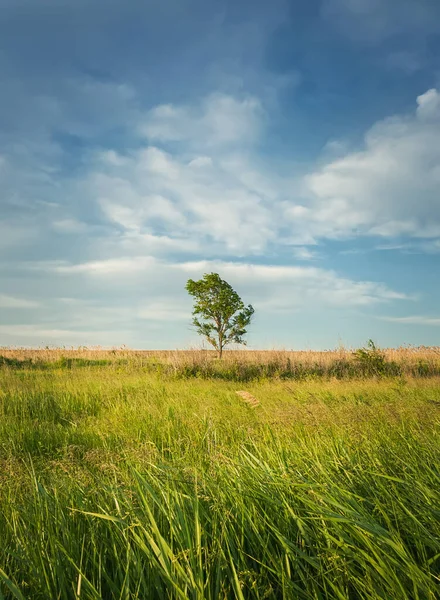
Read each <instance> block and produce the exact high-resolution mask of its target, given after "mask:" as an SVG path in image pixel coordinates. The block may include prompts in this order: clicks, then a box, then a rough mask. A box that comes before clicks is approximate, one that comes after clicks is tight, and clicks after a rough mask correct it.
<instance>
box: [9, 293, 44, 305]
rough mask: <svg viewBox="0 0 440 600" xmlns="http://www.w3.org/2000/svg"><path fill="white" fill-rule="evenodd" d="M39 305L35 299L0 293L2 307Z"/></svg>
mask: <svg viewBox="0 0 440 600" xmlns="http://www.w3.org/2000/svg"><path fill="white" fill-rule="evenodd" d="M38 306H40V304H39V303H38V302H36V301H35V300H27V299H25V298H16V297H15V296H8V295H6V294H0V308H36V307H38Z"/></svg>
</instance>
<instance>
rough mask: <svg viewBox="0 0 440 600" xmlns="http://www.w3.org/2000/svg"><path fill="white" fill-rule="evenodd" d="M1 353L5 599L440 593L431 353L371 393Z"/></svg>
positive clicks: (0, 580) (355, 380) (439, 458)
mask: <svg viewBox="0 0 440 600" xmlns="http://www.w3.org/2000/svg"><path fill="white" fill-rule="evenodd" d="M8 352H9V354H8V353H7V352H5V351H2V352H1V353H0V354H2V355H3V356H5V357H6V359H7V360H5V361H4V362H3V367H1V368H0V598H2V597H4V598H26V599H32V600H34V599H35V600H39V599H41V600H43V599H44V600H51V599H98V598H103V599H115V600H116V599H119V600H128V599H134V598H138V599H155V598H158V599H162V598H182V599H183V598H192V599H202V598H207V599H216V598H255V599H263V598H299V599H302V598H304V599H324V598H335V599H344V598H347V599H358V598H371V599H373V598H374V599H376V598H381V599H382V598H383V599H413V598H414V599H420V600H422V599H435V598H438V597H440V579H439V576H440V377H438V375H437V374H436V373H437V369H438V360H439V353H438V349H424V350H420V353H421V354H418V355H417V353H414V351H410V350H407V351H405V352H407V354H405V356H404V357H403V358H402V356H397V355H390V354H387V355H386V359H387V361H388V362H396V363H397V364H400V368H399V369H398V370H397V371H396V369H394V370H391V371H393V373H395V374H394V375H392V376H389V375H390V373H388V371H387V372H386V373H385V375H386V376H377V375H375V374H374V373H370V374H369V376H368V377H367V376H364V377H357V376H356V375H357V374H358V373H357V371H356V369H354V370H348V371H346V370H342V371H341V373H342V376H341V377H338V376H337V375H338V373H339V371H337V372H336V376H331V375H332V373H333V371H331V369H327V370H325V369H324V371H323V372H322V373H321V372H319V373H318V372H316V369H315V370H313V369H310V373H307V372H306V371H307V370H304V369H303V370H302V371H301V376H300V377H299V376H298V377H296V376H295V374H298V373H299V371H295V369H293V368H292V364H295V363H298V361H299V359H298V355H296V356H293V355H292V356H290V357H288V356H285V355H283V356H281V355H280V356H278V358H277V361H278V362H277V361H275V357H274V356H273V355H272V356H271V357H269V358H267V359H263V357H262V355H260V356H259V357H258V356H254V357H253V358H251V357H250V355H248V354H246V353H243V354H246V356H245V357H244V358H241V357H240V358H239V360H238V359H236V358H232V354H231V355H229V358H228V357H226V359H225V362H224V363H222V364H221V366H217V367H215V368H214V367H213V368H212V369H211V367H210V368H209V369H207V368H205V370H203V369H201V370H200V369H199V370H198V369H195V370H194V369H188V368H186V367H187V366H188V364H189V365H191V364H192V365H193V366H194V365H200V364H204V362H203V361H205V362H206V361H207V360H208V359H207V358H206V355H203V356H202V358H200V356H199V357H198V358H197V357H196V356H195V354H194V355H192V356H189V355H188V354H187V355H184V356H182V355H180V356H177V355H176V354H175V353H174V354H173V353H170V354H169V355H161V356H159V355H145V354H144V355H142V353H140V354H139V355H136V356H134V355H133V356H132V355H129V353H127V352H125V354H124V351H120V353H119V354H118V353H113V354H112V353H110V352H108V353H105V352H104V351H103V354H101V355H99V353H98V354H96V353H93V352H91V351H90V352H89V351H88V352H89V353H88V354H86V351H85V350H83V351H82V354H81V351H76V354H75V353H74V352H73V351H71V354H69V352H67V351H65V350H63V351H58V353H56V352H55V351H49V350H48V351H46V355H42V354H39V355H38V354H35V353H34V354H32V353H31V352H32V351H20V350H15V351H12V350H11V351H8ZM26 352H27V354H26ZM50 352H52V354H50ZM388 352H391V351H388ZM395 352H397V351H395ZM401 352H403V351H401ZM411 352H412V354H411ZM235 356H236V355H235ZM288 358H289V365H290V369H291V372H292V373H293V375H292V376H286V372H285V370H284V371H283V370H281V371H277V370H276V369H274V370H272V371H270V374H271V376H270V377H268V376H265V377H262V376H261V375H262V374H266V375H267V374H268V371H267V369H266V370H264V369H263V370H262V371H261V372H260V371H258V370H255V369H254V370H253V371H252V370H251V371H249V372H248V371H246V370H243V371H240V370H238V371H237V369H236V368H235V367H234V369H235V370H234V369H232V371H231V368H230V366H231V364H233V363H234V361H235V363H237V364H240V365H243V364H245V363H246V364H251V365H252V364H257V363H258V364H260V363H261V364H272V363H276V364H278V365H279V364H287V359H288ZM342 358H343V359H344V360H345V358H346V359H347V361H350V360H355V357H354V358H353V357H352V356H351V355H348V354H347V357H345V358H344V356H343V357H342ZM73 359H76V361H75V360H73ZM318 359H319V360H321V361H322V362H323V364H324V363H325V361H327V363H325V364H328V365H329V364H330V363H332V361H333V362H334V361H340V360H341V356H336V355H334V356H332V357H330V359H329V358H328V356H325V357H322V356H320V357H316V356H314V357H313V359H310V360H309V362H308V363H307V361H306V359H305V358H304V357H303V358H302V359H301V361H299V362H302V363H303V364H306V363H307V364H309V365H312V366H313V365H315V364H316V362H317V361H318ZM69 360H70V362H69ZM228 361H229V363H228ZM283 361H284V362H283ZM399 361H400V362H399ZM420 361H422V362H420ZM211 362H212V364H218V363H216V362H215V361H212V360H211ZM235 363H234V364H235ZM158 364H162V365H167V368H164V369H162V370H161V369H159V368H157V365H158ZM228 364H229V366H228ZM332 364H333V363H332ZM337 364H339V363H337ZM356 364H357V363H356ZM420 364H423V365H425V367H424V368H423V369H422V368H419V366H420ZM170 365H171V367H172V368H168V367H170ZM225 365H226V366H225ZM426 365H428V366H426ZM152 367H154V368H152ZM213 369H214V370H213ZM216 369H217V370H216ZM228 369H229V370H228ZM243 369H244V367H243ZM224 372H227V373H232V375H231V376H230V377H229V376H228V377H226V376H225V377H223V376H222V377H218V376H215V374H216V373H217V374H218V373H220V374H221V373H224ZM237 373H238V375H237ZM241 373H244V374H245V375H246V374H248V375H249V373H250V374H251V375H252V377H250V376H249V377H248V376H245V377H241V376H239V375H240V374H241ZM213 374H214V376H212V377H211V376H210V375H213ZM234 374H235V375H234ZM364 375H365V373H364ZM237 392H246V393H241V394H237Z"/></svg>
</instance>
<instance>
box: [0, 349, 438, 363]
mask: <svg viewBox="0 0 440 600" xmlns="http://www.w3.org/2000/svg"><path fill="white" fill-rule="evenodd" d="M380 351H381V352H382V353H383V354H384V356H385V358H386V360H388V361H394V362H396V363H399V364H416V363H419V362H420V361H425V362H427V363H438V362H439V361H440V347H439V346H430V347H428V346H417V347H416V346H405V347H400V348H382V349H381V350H380ZM0 356H4V357H5V358H10V359H16V360H32V362H40V361H43V362H56V361H58V360H60V359H61V358H62V357H64V358H83V359H88V360H114V361H118V360H121V359H125V360H129V361H130V362H133V363H139V364H143V363H145V362H149V361H152V360H159V361H161V362H165V363H170V364H174V365H178V364H200V363H205V362H207V361H211V360H215V359H216V356H217V354H216V352H215V351H213V350H202V349H190V350H131V349H129V348H126V347H122V348H102V347H99V346H98V347H78V348H74V347H66V348H11V347H3V348H2V347H0ZM352 359H353V360H354V359H355V355H354V349H350V348H337V349H335V350H323V351H317V350H246V349H245V350H225V351H224V354H223V359H222V360H223V362H225V363H227V362H233V363H237V362H238V363H252V364H268V363H274V362H275V363H281V364H283V363H287V362H288V361H290V362H292V363H302V364H303V365H308V364H319V365H322V366H326V365H329V364H331V363H333V362H334V361H335V360H352Z"/></svg>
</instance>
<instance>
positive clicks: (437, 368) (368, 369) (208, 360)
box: [0, 346, 440, 380]
mask: <svg viewBox="0 0 440 600" xmlns="http://www.w3.org/2000/svg"><path fill="white" fill-rule="evenodd" d="M365 350H366V353H365V352H364V353H363V351H362V350H361V351H359V350H356V349H349V348H342V347H341V348H338V349H335V350H324V351H315V350H302V351H294V350H247V349H240V350H226V351H225V352H224V354H223V359H222V360H221V361H219V360H218V359H217V355H216V352H214V351H213V350H201V349H191V350H132V349H129V348H126V347H122V348H101V347H78V348H74V347H63V348H34V349H27V348H0V364H1V363H2V361H3V364H12V363H16V366H19V365H20V364H22V365H23V366H24V365H27V366H31V365H34V366H37V367H38V366H39V365H40V366H41V365H58V366H60V367H63V366H67V367H74V366H82V367H84V366H98V364H101V365H103V364H107V365H109V366H111V365H112V364H113V365H115V366H121V365H125V366H126V367H132V368H138V367H145V368H150V369H151V368H153V369H162V372H166V373H167V374H170V373H171V374H175V375H183V376H185V377H191V376H197V377H204V378H209V377H211V376H214V377H221V378H227V379H228V378H229V379H240V380H249V379H254V378H258V377H281V378H290V377H292V378H303V377H304V376H308V375H310V376H313V377H315V376H326V377H336V378H345V377H357V376H359V377H363V376H371V375H393V376H394V375H405V376H416V377H419V376H422V377H423V376H437V375H440V347H426V346H419V347H401V348H384V349H374V350H373V351H372V350H371V349H368V348H366V349H365Z"/></svg>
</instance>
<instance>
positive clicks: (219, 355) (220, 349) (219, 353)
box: [218, 346, 223, 358]
mask: <svg viewBox="0 0 440 600" xmlns="http://www.w3.org/2000/svg"><path fill="white" fill-rule="evenodd" d="M222 355H223V346H220V348H219V349H218V357H219V358H221V357H222Z"/></svg>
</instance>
